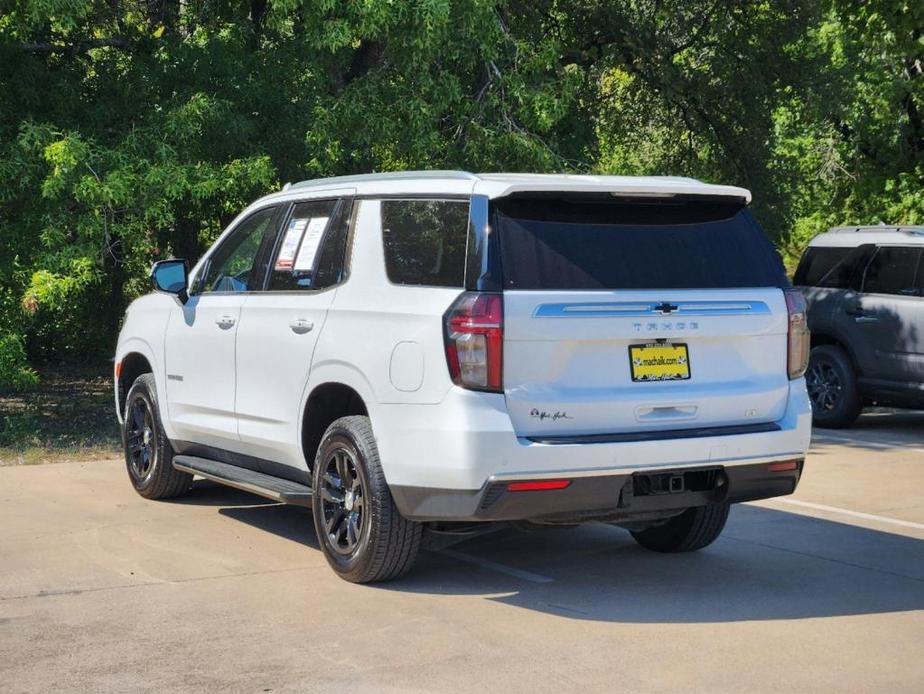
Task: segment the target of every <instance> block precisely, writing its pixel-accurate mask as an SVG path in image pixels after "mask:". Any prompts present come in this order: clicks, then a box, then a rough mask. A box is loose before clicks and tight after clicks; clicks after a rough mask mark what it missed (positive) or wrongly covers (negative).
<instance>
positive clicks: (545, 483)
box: [507, 480, 571, 492]
mask: <svg viewBox="0 0 924 694" xmlns="http://www.w3.org/2000/svg"><path fill="white" fill-rule="evenodd" d="M569 484H571V480H536V481H534V482H511V483H510V484H508V485H507V491H508V492H538V491H543V490H546V489H564V488H565V487H567V486H568V485H569Z"/></svg>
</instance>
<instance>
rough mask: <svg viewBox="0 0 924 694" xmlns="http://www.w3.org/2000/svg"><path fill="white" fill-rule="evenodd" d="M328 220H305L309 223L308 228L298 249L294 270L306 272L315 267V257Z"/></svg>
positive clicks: (320, 218) (318, 218) (323, 218)
mask: <svg viewBox="0 0 924 694" xmlns="http://www.w3.org/2000/svg"><path fill="white" fill-rule="evenodd" d="M327 220H328V217H312V218H311V219H310V220H304V221H306V222H308V228H307V229H306V230H305V236H304V238H303V239H302V245H301V246H300V247H299V249H298V257H297V258H296V259H295V267H294V268H292V269H293V270H296V271H302V272H306V271H310V270H311V269H312V268H313V267H314V257H315V256H316V255H317V253H318V246H319V245H320V244H321V236H322V235H323V234H324V229H325V228H327Z"/></svg>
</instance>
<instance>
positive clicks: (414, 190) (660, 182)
mask: <svg viewBox="0 0 924 694" xmlns="http://www.w3.org/2000/svg"><path fill="white" fill-rule="evenodd" d="M342 189H352V190H353V191H355V193H356V194H357V195H412V194H417V195H419V194H428V195H472V194H476V195H487V196H488V197H491V198H499V197H503V196H505V195H510V194H512V193H517V192H523V191H572V192H603V193H614V194H619V195H639V196H646V195H650V196H672V195H709V196H720V197H731V198H738V199H743V200H745V201H746V202H750V201H751V193H750V192H749V191H748V190H746V189H744V188H738V187H735V186H723V185H712V184H709V183H703V182H702V181H697V180H695V179H692V178H681V177H674V176H588V175H575V174H525V173H484V174H473V173H468V172H466V171H398V172H391V173H375V174H363V175H359V176H336V177H333V178H320V179H315V180H310V181H302V182H300V183H293V184H287V185H286V187H285V188H283V190H282V191H280V192H279V193H274V194H273V195H272V196H270V197H277V196H279V197H289V196H295V195H297V194H298V193H300V192H306V191H310V192H315V191H322V190H342Z"/></svg>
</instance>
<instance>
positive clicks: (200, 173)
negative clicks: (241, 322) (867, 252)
mask: <svg viewBox="0 0 924 694" xmlns="http://www.w3.org/2000/svg"><path fill="white" fill-rule="evenodd" d="M922 32H924V3H914V2H907V1H901V0H872V1H869V2H863V1H861V0H824V1H822V0H802V1H799V0H776V1H774V2H766V1H763V2H740V0H706V1H705V2H703V3H689V2H679V1H678V0H611V1H603V0H531V1H530V2H523V1H522V0H511V1H507V2H503V1H496V2H488V1H487V0H457V1H455V2H450V1H449V0H339V1H338V0H275V1H274V0H232V2H227V3H215V2H212V1H211V0H145V1H144V2H140V1H138V0H134V1H129V2H126V1H123V0H0V349H2V350H3V354H2V355H0V364H2V366H0V387H9V386H10V385H16V386H19V387H21V386H23V385H27V384H28V383H29V382H30V378H29V377H28V376H23V375H22V374H29V373H31V371H29V367H28V365H27V363H26V356H27V355H28V358H29V359H30V360H31V361H33V362H37V361H42V360H83V359H93V358H101V357H103V356H105V355H108V354H109V353H110V352H111V350H112V345H113V341H114V335H115V332H116V330H117V328H118V322H119V320H120V317H121V315H122V312H123V310H124V307H125V305H126V304H127V302H128V301H129V300H131V299H132V298H133V297H135V296H137V295H139V294H140V293H143V292H145V291H146V289H147V286H146V283H147V279H146V277H147V272H148V269H149V267H150V263H151V262H152V261H153V260H156V259H159V258H163V257H168V256H169V255H171V254H172V255H176V256H181V257H188V258H195V257H197V256H198V255H199V254H201V252H202V251H203V250H204V249H205V248H206V247H207V245H208V243H209V242H210V241H211V240H212V239H213V238H214V237H215V236H216V235H217V234H218V232H219V231H220V229H221V228H222V226H223V225H224V224H225V223H226V222H227V221H228V219H229V218H230V217H232V216H233V215H234V214H235V213H236V212H237V211H239V210H240V208H241V207H242V206H243V205H245V204H246V203H247V202H249V201H250V200H252V199H253V198H255V197H256V196H258V195H259V194H262V193H264V192H266V191H268V190H271V189H273V188H275V187H277V186H278V185H280V183H281V182H282V181H286V180H298V179H303V178H310V177H316V176H326V175H335V174H345V173H357V172H367V171H382V170H391V169H407V168H434V167H439V168H465V169H469V170H526V171H581V172H584V171H590V172H603V173H623V174H674V175H692V176H696V177H700V178H703V179H706V180H710V181H721V182H728V183H734V184H739V185H744V186H747V187H749V188H751V189H752V190H753V191H754V194H755V207H756V208H757V212H758V215H759V216H760V218H761V219H762V221H763V222H764V224H765V226H766V228H767V230H768V233H770V234H771V236H772V237H773V238H774V240H775V241H776V242H777V243H778V244H779V246H780V248H781V249H782V250H783V251H784V253H785V254H787V255H788V256H789V257H790V258H792V257H795V256H796V255H797V254H798V252H799V251H800V250H801V248H802V247H803V246H804V244H805V243H806V242H807V240H808V239H809V238H810V237H811V236H812V235H813V234H815V233H817V232H819V231H821V230H823V229H824V228H825V227H826V226H828V225H831V224H834V223H875V222H879V221H882V222H888V223H914V222H918V223H920V222H922V221H924V194H922V192H921V191H922V183H924V78H922V72H924V33H922ZM14 373H15V374H19V376H15V377H14V376H12V375H7V376H5V375H4V374H14ZM4 378H5V379H6V381H4Z"/></svg>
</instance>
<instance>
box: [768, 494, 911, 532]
mask: <svg viewBox="0 0 924 694" xmlns="http://www.w3.org/2000/svg"><path fill="white" fill-rule="evenodd" d="M768 501H771V500H769V499H768ZM772 501H775V502H777V503H780V504H791V505H793V506H802V507H804V508H811V509H815V510H816V511H827V512H828V513H839V514H841V515H843V516H852V517H854V518H862V519H864V520H870V521H876V522H877V523H889V524H891V525H900V526H902V527H903V528H914V529H915V530H924V523H913V522H912V521H906V520H901V519H899V518H889V517H888V516H877V515H875V514H873V513H862V512H860V511H851V510H850V509H846V508H838V507H837V506H825V505H824V504H813V503H812V502H810V501H798V500H797V499H772Z"/></svg>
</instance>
